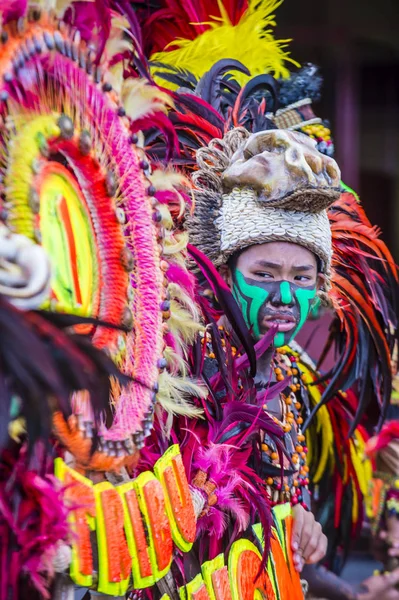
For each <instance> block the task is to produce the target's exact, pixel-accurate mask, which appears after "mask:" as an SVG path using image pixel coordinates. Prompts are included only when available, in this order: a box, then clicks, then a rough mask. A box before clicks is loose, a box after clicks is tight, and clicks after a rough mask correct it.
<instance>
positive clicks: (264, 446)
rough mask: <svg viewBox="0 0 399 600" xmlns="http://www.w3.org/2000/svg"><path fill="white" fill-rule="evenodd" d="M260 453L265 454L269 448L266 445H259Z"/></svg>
mask: <svg viewBox="0 0 399 600" xmlns="http://www.w3.org/2000/svg"><path fill="white" fill-rule="evenodd" d="M261 449H262V452H267V451H268V450H269V446H268V445H267V444H262V445H261Z"/></svg>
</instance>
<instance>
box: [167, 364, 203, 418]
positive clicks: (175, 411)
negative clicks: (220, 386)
mask: <svg viewBox="0 0 399 600" xmlns="http://www.w3.org/2000/svg"><path fill="white" fill-rule="evenodd" d="M158 383H159V392H158V394H157V402H158V404H159V405H160V406H162V408H163V409H164V410H165V411H166V412H168V413H169V414H170V415H183V416H187V417H190V418H198V417H201V416H202V414H203V411H202V409H201V408H198V407H197V406H195V405H194V404H193V403H192V398H206V396H207V395H208V390H207V389H205V388H204V387H202V386H200V385H198V384H197V383H195V382H193V381H191V380H189V379H187V378H184V379H183V378H181V377H174V376H173V375H171V374H170V373H168V371H163V372H162V373H161V374H160V376H159V380H158Z"/></svg>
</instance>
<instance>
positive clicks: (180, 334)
mask: <svg viewBox="0 0 399 600" xmlns="http://www.w3.org/2000/svg"><path fill="white" fill-rule="evenodd" d="M168 327H169V329H170V332H171V333H172V335H173V336H174V337H175V338H176V339H179V338H182V339H183V340H184V341H185V342H187V343H188V344H190V343H192V342H194V340H195V336H196V335H197V333H198V332H199V331H201V329H202V325H201V324H200V323H198V322H196V321H195V320H194V319H193V317H192V314H191V312H189V311H188V310H186V309H185V308H183V307H182V306H181V305H180V304H179V303H178V302H176V300H171V302H170V318H169V320H168Z"/></svg>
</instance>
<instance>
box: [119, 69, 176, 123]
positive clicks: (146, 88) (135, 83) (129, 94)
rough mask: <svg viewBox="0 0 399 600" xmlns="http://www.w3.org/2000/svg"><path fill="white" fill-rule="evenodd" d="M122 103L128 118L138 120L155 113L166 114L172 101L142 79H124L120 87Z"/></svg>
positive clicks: (164, 93)
mask: <svg viewBox="0 0 399 600" xmlns="http://www.w3.org/2000/svg"><path fill="white" fill-rule="evenodd" d="M121 96H122V103H123V107H124V109H125V111H126V114H127V115H128V117H130V118H131V119H132V120H134V121H135V120H138V119H141V118H143V117H145V116H149V115H151V114H153V113H156V112H160V111H161V112H164V113H166V112H167V106H172V104H173V103H172V99H171V97H170V96H169V94H167V93H166V92H161V91H160V90H159V89H158V88H157V87H155V86H153V85H149V84H148V83H147V82H146V81H145V80H143V79H133V78H129V79H126V80H125V81H124V83H123V86H122V93H121Z"/></svg>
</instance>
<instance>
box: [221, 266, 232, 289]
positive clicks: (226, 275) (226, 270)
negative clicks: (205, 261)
mask: <svg viewBox="0 0 399 600" xmlns="http://www.w3.org/2000/svg"><path fill="white" fill-rule="evenodd" d="M219 273H220V275H221V276H222V277H223V279H224V280H225V282H226V283H227V285H228V286H229V288H231V287H232V286H233V276H232V273H231V269H230V267H229V265H222V266H221V267H220V268H219Z"/></svg>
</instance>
